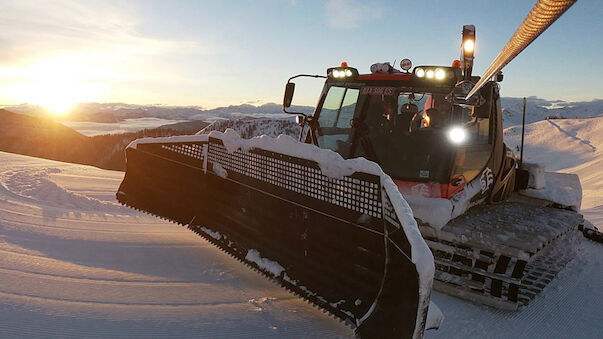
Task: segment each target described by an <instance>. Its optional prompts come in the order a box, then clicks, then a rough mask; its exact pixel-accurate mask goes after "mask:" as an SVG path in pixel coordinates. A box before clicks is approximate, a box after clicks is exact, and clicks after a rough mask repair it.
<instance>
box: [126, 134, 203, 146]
mask: <svg viewBox="0 0 603 339" xmlns="http://www.w3.org/2000/svg"><path fill="white" fill-rule="evenodd" d="M207 140H208V139H207V134H194V135H176V136H172V137H160V138H140V139H136V140H134V141H132V142H131V143H130V144H129V145H128V147H127V148H133V149H136V146H138V145H140V144H155V143H162V142H207Z"/></svg>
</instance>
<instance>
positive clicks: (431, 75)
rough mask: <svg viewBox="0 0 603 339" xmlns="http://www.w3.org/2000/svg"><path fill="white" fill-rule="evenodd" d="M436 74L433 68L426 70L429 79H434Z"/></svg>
mask: <svg viewBox="0 0 603 339" xmlns="http://www.w3.org/2000/svg"><path fill="white" fill-rule="evenodd" d="M434 75H435V73H434V71H433V70H431V69H428V70H427V72H425V76H427V79H433V76H434Z"/></svg>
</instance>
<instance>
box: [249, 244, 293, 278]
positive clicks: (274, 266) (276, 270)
mask: <svg viewBox="0 0 603 339" xmlns="http://www.w3.org/2000/svg"><path fill="white" fill-rule="evenodd" d="M245 259H246V260H249V261H251V262H254V263H256V264H257V265H258V266H259V267H260V268H262V269H264V270H266V271H268V272H270V273H272V274H274V276H276V277H278V276H279V275H280V274H281V273H282V272H283V271H284V270H285V269H284V268H283V266H281V265H279V263H277V262H276V261H272V260H270V259H266V258H262V257H261V256H260V252H258V251H257V250H254V249H251V250H249V251H247V255H246V256H245Z"/></svg>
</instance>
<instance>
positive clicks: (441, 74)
mask: <svg viewBox="0 0 603 339" xmlns="http://www.w3.org/2000/svg"><path fill="white" fill-rule="evenodd" d="M445 76H446V72H444V70H443V69H441V68H436V71H435V78H436V79H438V80H442V79H444V77H445Z"/></svg>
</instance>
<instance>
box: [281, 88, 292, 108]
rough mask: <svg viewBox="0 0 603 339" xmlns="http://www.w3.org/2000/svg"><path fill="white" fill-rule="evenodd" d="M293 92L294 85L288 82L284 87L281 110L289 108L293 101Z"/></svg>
mask: <svg viewBox="0 0 603 339" xmlns="http://www.w3.org/2000/svg"><path fill="white" fill-rule="evenodd" d="M294 91H295V83H293V82H288V83H287V84H286V85H285V96H284V98H283V108H288V107H291V102H292V101H293V92H294Z"/></svg>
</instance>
